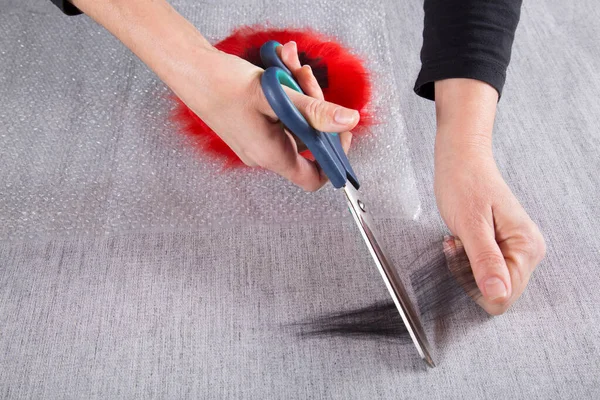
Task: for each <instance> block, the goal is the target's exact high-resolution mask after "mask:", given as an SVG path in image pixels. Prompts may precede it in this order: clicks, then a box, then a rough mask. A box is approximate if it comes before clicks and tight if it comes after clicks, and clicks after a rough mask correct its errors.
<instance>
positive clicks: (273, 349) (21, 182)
mask: <svg viewBox="0 0 600 400" xmlns="http://www.w3.org/2000/svg"><path fill="white" fill-rule="evenodd" d="M192 3H193V2H192V1H184V0H180V1H177V2H175V3H174V4H175V5H176V7H177V8H178V9H179V10H180V11H181V12H182V13H183V14H184V15H186V16H187V17H188V18H190V20H191V21H192V22H193V23H194V24H195V25H197V26H198V27H199V28H200V29H201V30H202V31H203V32H204V33H205V34H206V35H207V36H208V37H209V38H210V39H211V40H218V39H219V38H221V37H223V36H225V35H226V34H227V33H228V32H229V30H230V29H231V28H232V27H234V26H236V25H239V24H242V23H255V22H264V21H265V20H269V21H271V22H272V23H274V24H276V25H280V26H286V25H289V24H293V25H300V26H305V25H310V26H313V27H315V28H316V29H319V30H321V31H323V32H326V33H329V34H335V35H337V36H339V37H340V38H341V39H342V40H343V41H345V43H347V44H349V45H351V46H352V47H353V48H355V49H356V50H357V51H358V52H360V53H363V54H370V55H373V59H372V61H371V62H372V63H373V65H372V67H373V66H374V67H377V68H381V71H380V73H381V75H380V78H381V77H383V76H386V74H388V75H390V76H392V75H393V79H394V83H395V85H396V88H397V91H398V94H397V95H394V94H389V93H388V94H387V96H392V97H389V98H386V100H388V101H391V100H393V99H395V101H397V102H398V104H397V107H395V108H394V107H392V108H391V109H390V110H389V112H390V116H389V117H388V118H389V119H388V120H386V123H385V124H384V128H388V129H391V130H393V131H394V132H397V134H398V138H399V139H397V140H398V142H397V145H398V151H399V152H400V153H401V154H403V159H402V160H403V161H402V165H401V170H402V174H399V175H402V178H399V179H400V180H399V181H394V179H395V177H394V176H393V171H395V169H396V168H398V166H397V165H396V164H395V163H396V162H397V160H388V161H386V159H385V158H384V157H380V158H378V159H374V160H372V162H373V163H379V164H378V165H381V167H380V168H382V171H383V173H382V174H381V176H382V179H389V180H390V182H396V183H395V185H396V186H394V188H398V191H400V192H398V191H396V192H394V193H386V192H385V185H381V184H373V186H372V189H371V193H370V197H371V198H375V199H378V198H389V197H390V196H391V197H392V198H394V199H396V198H399V199H400V200H399V201H398V203H399V204H394V203H393V202H389V201H388V202H386V201H385V200H381V203H380V204H379V205H380V209H381V210H382V211H381V215H380V216H381V218H380V219H379V222H380V233H381V236H382V241H383V245H384V246H385V248H387V249H389V252H390V256H391V258H392V261H393V262H394V263H395V264H396V265H397V266H406V265H409V263H410V262H411V261H412V260H413V259H414V258H415V257H416V256H417V255H418V254H419V253H420V252H421V251H423V249H424V248H427V247H428V244H431V243H434V242H436V241H438V240H439V239H440V238H441V237H442V235H443V234H444V233H445V228H444V226H443V224H442V222H441V221H440V218H439V216H438V214H437V210H436V207H435V200H434V198H433V195H432V190H431V187H432V160H431V158H432V149H433V136H434V127H435V120H434V110H433V104H432V103H430V102H427V101H425V100H422V99H419V98H417V97H416V96H415V95H414V94H413V93H412V91H411V87H412V84H413V80H414V78H415V76H416V73H417V71H418V65H419V63H418V51H419V47H420V31H421V28H422V27H421V23H420V21H421V19H422V11H421V2H418V1H415V2H410V1H385V2H377V3H374V4H369V5H365V4H363V2H359V1H343V2H342V1H331V2H323V3H319V4H317V5H314V4H313V2H308V1H296V2H291V1H285V2H267V3H265V2H259V1H243V0H239V1H233V0H232V1H227V2H223V1H207V2H202V3H200V2H198V3H197V4H192ZM339 10H343V12H341V14H337V15H338V17H336V18H327V15H328V13H331V12H333V11H339ZM599 14H600V12H599V11H598V9H597V7H595V4H594V2H592V1H591V0H589V1H576V2H567V3H565V2H560V1H557V0H552V1H546V2H526V4H525V6H524V9H523V15H522V21H521V24H520V27H519V30H518V32H517V39H516V44H515V47H514V52H513V62H512V65H511V67H510V70H509V77H508V84H507V86H506V89H505V92H504V96H503V99H502V102H501V104H500V107H499V115H498V119H497V129H496V139H495V146H496V147H495V148H496V157H497V160H498V163H499V165H500V167H501V169H502V171H503V174H504V176H505V177H506V179H507V180H508V182H509V184H510V186H511V187H512V188H513V190H514V191H515V192H516V194H517V196H518V197H519V198H520V199H521V201H522V202H523V204H524V206H525V208H526V209H527V210H528V211H529V212H530V214H531V216H532V217H533V219H534V220H535V221H536V222H537V223H538V224H539V225H540V227H541V229H542V231H543V233H544V235H545V237H546V239H547V242H548V255H547V257H546V259H545V260H544V262H543V263H542V265H541V266H540V267H539V269H538V270H537V272H536V274H535V275H534V277H533V279H532V281H531V284H530V287H529V290H528V291H527V292H526V293H525V294H524V295H523V297H522V299H521V300H520V301H519V302H518V303H517V304H516V305H515V306H514V307H513V308H512V309H511V310H510V311H509V312H508V313H507V314H506V315H504V316H502V317H498V318H487V317H486V316H485V314H484V313H483V312H482V311H481V310H479V309H478V308H477V307H476V306H474V305H471V306H468V307H465V308H464V309H463V310H461V311H460V312H458V313H457V314H455V315H453V316H452V317H450V318H449V319H447V320H444V321H438V322H436V323H433V324H430V325H429V326H427V327H426V329H427V330H428V332H429V334H430V335H431V338H430V339H431V341H432V342H433V345H434V347H435V349H436V361H437V362H438V364H439V366H438V368H436V369H434V370H425V369H423V368H422V364H421V361H420V360H418V359H417V357H416V354H415V351H414V349H413V348H412V347H411V346H410V345H398V344H392V343H385V342H371V341H364V340H362V341H361V340H347V339H340V338H325V339H312V340H301V339H298V338H297V337H295V336H294V334H293V332H290V331H289V329H287V328H285V327H284V326H286V325H287V324H290V323H294V322H297V321H300V320H303V319H305V318H310V317H312V316H318V315H320V314H322V313H325V312H328V311H338V310H343V309H351V308H353V307H360V306H365V305H368V304H370V303H371V302H372V301H375V300H379V299H383V298H385V292H384V289H383V288H382V283H381V281H380V278H379V276H378V275H377V271H376V270H375V268H374V267H373V266H372V263H371V261H370V260H369V255H368V254H367V252H366V251H365V250H364V249H363V247H362V244H361V240H360V237H359V236H358V234H357V232H356V230H355V228H354V227H353V225H352V222H351V221H350V220H349V217H347V216H345V215H344V214H343V213H342V212H340V213H335V212H332V213H331V216H332V217H331V218H327V219H323V218H319V219H320V221H319V220H315V219H314V218H313V219H311V218H309V217H306V219H304V216H303V215H302V214H301V211H302V210H304V209H307V208H308V209H309V210H310V211H311V212H312V213H313V215H314V213H319V212H323V211H322V210H323V208H320V207H321V205H322V204H323V202H325V203H326V205H325V207H334V205H335V204H336V203H335V201H336V199H338V198H336V197H335V196H333V194H332V193H331V191H324V192H323V193H319V194H318V195H316V196H318V197H315V196H312V197H311V195H302V194H300V193H299V192H298V191H295V190H294V189H293V188H291V187H289V186H288V185H285V184H283V183H282V182H281V181H280V180H278V179H277V178H275V177H271V176H269V175H261V176H259V177H252V179H255V180H256V181H257V182H262V183H261V184H262V185H264V187H265V195H264V199H261V198H260V197H258V198H255V197H252V196H250V195H248V194H247V193H246V194H247V196H245V197H244V196H241V195H240V196H239V197H240V198H242V199H249V198H250V199H254V200H253V201H252V202H249V203H248V204H246V203H244V202H243V201H242V202H239V201H238V202H237V203H234V204H233V205H231V204H229V205H228V204H220V203H218V204H217V205H218V206H219V207H216V206H215V201H219V200H222V197H223V195H221V194H219V193H216V194H215V191H216V190H217V188H221V187H230V186H233V185H234V184H236V183H239V182H240V181H241V180H242V179H244V176H243V174H242V175H240V176H233V177H232V176H231V175H228V176H219V175H217V174H215V173H214V171H215V167H214V166H213V167H211V166H210V165H207V163H206V162H205V161H202V160H199V159H198V157H197V156H196V155H195V154H194V153H193V152H192V151H189V149H188V147H187V145H186V143H185V142H184V141H183V140H182V139H181V138H180V137H178V136H177V135H175V134H174V133H173V129H174V127H173V126H172V125H170V124H169V123H168V122H167V121H166V116H167V112H168V109H167V108H168V104H169V103H168V102H167V101H166V100H164V99H163V97H162V95H164V94H166V93H167V91H166V90H165V88H164V85H162V84H161V83H160V82H159V81H157V79H156V78H155V77H154V76H153V75H152V74H151V73H150V72H149V71H147V70H146V69H145V67H144V66H143V65H141V64H140V63H139V62H138V61H137V60H135V59H134V58H133V57H132V56H131V55H130V54H129V53H128V51H127V50H125V49H124V48H123V47H122V46H121V45H119V44H118V42H117V41H116V40H115V39H113V38H112V37H110V35H108V34H107V33H105V32H103V31H102V29H100V28H98V27H96V26H95V25H94V24H93V23H91V22H90V21H89V20H88V19H87V18H86V17H78V18H77V19H76V20H75V19H71V20H66V19H65V17H62V16H61V15H60V14H59V13H58V12H57V10H55V9H54V8H53V6H52V5H51V4H49V2H42V1H33V0H30V1H11V0H9V1H8V2H7V1H6V0H5V1H4V2H3V3H2V4H0V34H1V35H0V96H1V98H0V100H1V104H2V107H1V108H0V162H1V163H2V167H1V169H0V396H1V397H3V398H11V399H12V398H59V399H63V398H65V399H79V398H215V399H220V398H361V399H365V398H392V397H393V398H433V399H438V398H439V399H442V398H443V399H448V398H451V399H461V398H468V397H471V398H490V399H494V398H505V397H510V398H527V399H530V398H539V399H559V398H560V399H562V398H598V397H600V380H599V378H598V375H599V372H598V371H599V370H600V328H599V327H598V325H599V323H600V294H599V290H598V287H600V277H599V275H598V271H597V268H598V264H599V262H600V243H599V242H600V241H599V239H598V235H597V229H596V228H597V226H598V223H599V222H600V211H599V208H598V206H597V199H598V197H599V196H598V194H599V193H600V192H599V189H600V185H599V183H600V179H599V178H598V171H599V170H600V133H598V129H597V124H598V119H599V117H600V102H598V101H597V93H599V92H600V75H599V74H598V70H597V69H598V65H599V64H600V49H599V48H598V46H597V43H598V42H600V25H598V24H597V20H598V19H599V18H600V15H599ZM340 16H341V17H346V18H347V19H349V20H351V21H353V22H352V23H348V22H347V21H348V20H346V23H344V22H343V20H342V18H341V17H340ZM74 38H77V40H74ZM373 49H377V51H374V50H373ZM379 93H382V92H379ZM393 96H395V97H393ZM379 135H380V136H378V137H384V136H381V135H385V132H381V133H379ZM365 143H366V144H364V146H365V147H363V148H369V146H372V149H373V151H372V152H371V153H369V152H366V151H365V152H363V153H360V151H359V153H358V154H357V155H355V157H357V158H356V159H357V163H358V164H359V165H361V164H362V163H364V165H365V167H363V168H368V166H367V165H368V164H367V163H366V161H367V158H368V157H369V156H377V155H378V154H380V155H381V154H385V150H384V149H382V148H381V147H378V146H380V144H379V143H377V142H368V141H367V142H365ZM386 163H387V164H386ZM211 168H212V169H211ZM357 169H358V167H357ZM211 171H212V173H213V175H208V176H209V177H212V180H211V179H207V177H206V176H205V175H206V174H210V173H211ZM211 181H213V182H212V183H210V182H211ZM383 182H384V183H385V180H384V181H383ZM210 185H214V186H210ZM274 188H279V191H276V190H275V189H274ZM248 193H249V192H248ZM399 193H403V194H402V195H399ZM278 195H279V196H284V199H285V198H287V199H288V200H287V202H289V203H290V204H287V203H286V201H282V200H281V198H280V197H277V196H278ZM219 196H221V198H219ZM285 196H287V197H285ZM298 196H305V197H303V198H302V200H298ZM338 200H340V202H341V199H338ZM278 201H279V202H278ZM375 201H380V200H375ZM273 204H276V205H277V207H283V208H282V209H281V210H292V211H290V212H291V213H292V216H293V218H292V221H290V220H286V219H282V220H277V218H276V217H277V215H278V213H277V212H271V211H269V212H266V211H263V213H262V214H261V211H260V210H261V209H263V208H266V207H269V206H270V205H273ZM220 207H224V209H221V208H220ZM227 207H231V208H227ZM244 207H246V208H244ZM286 207H287V208H286ZM220 209H221V214H218V213H219V210H220ZM207 210H208V212H207ZM215 213H216V214H215ZM256 213H259V217H258V218H257V219H258V220H256V219H253V216H255V215H257V214H256ZM294 213H295V214H294ZM229 215H232V217H231V220H228V219H227V217H228V216H229ZM294 219H298V220H303V222H298V221H293V220H294ZM236 221H237V222H236ZM410 272H411V271H410V270H406V269H402V268H400V273H401V275H403V276H408V274H409V273H410Z"/></svg>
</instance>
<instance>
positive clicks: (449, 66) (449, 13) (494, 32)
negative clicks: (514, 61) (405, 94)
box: [415, 0, 522, 100]
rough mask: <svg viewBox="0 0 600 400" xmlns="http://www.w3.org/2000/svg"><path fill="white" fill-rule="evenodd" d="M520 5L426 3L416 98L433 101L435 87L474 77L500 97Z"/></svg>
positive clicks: (503, 1) (486, 0) (471, 0)
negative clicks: (442, 82)
mask: <svg viewBox="0 0 600 400" xmlns="http://www.w3.org/2000/svg"><path fill="white" fill-rule="evenodd" d="M521 3H522V0H425V4H424V10H425V24H424V29H423V47H422V49H421V65H422V66H421V72H420V73H419V76H418V78H417V82H416V83H415V93H417V94H418V95H419V96H421V97H425V98H427V99H430V100H434V99H435V91H434V82H435V81H437V80H441V79H449V78H472V79H477V80H480V81H483V82H486V83H488V84H490V85H492V86H493V87H494V88H496V90H497V91H498V95H501V94H502V87H503V86H504V81H505V79H506V68H507V67H508V63H509V62H510V53H511V49H512V44H513V39H514V35H515V30H516V29H517V24H518V23H519V17H520V14H521Z"/></svg>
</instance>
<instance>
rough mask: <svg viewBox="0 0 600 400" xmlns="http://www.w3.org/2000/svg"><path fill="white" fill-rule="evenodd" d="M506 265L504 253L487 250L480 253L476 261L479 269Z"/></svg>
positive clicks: (475, 263)
mask: <svg viewBox="0 0 600 400" xmlns="http://www.w3.org/2000/svg"><path fill="white" fill-rule="evenodd" d="M503 263H504V257H503V256H502V253H498V252H496V251H492V250H487V251H483V252H480V253H479V254H478V255H477V256H476V257H475V260H474V263H473V264H474V265H475V266H477V267H479V268H486V269H487V268H497V267H499V266H501V265H502V264H503Z"/></svg>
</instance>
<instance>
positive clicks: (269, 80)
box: [260, 41, 435, 367]
mask: <svg viewBox="0 0 600 400" xmlns="http://www.w3.org/2000/svg"><path fill="white" fill-rule="evenodd" d="M278 46H281V44H279V43H277V42H276V41H269V42H267V43H265V44H264V45H263V46H262V47H261V49H260V57H261V61H262V63H263V66H264V67H265V71H264V73H263V75H262V77H261V86H262V89H263V92H264V94H265V97H266V98H267V101H268V102H269V105H270V106H271V108H272V109H273V111H274V112H275V114H276V115H277V117H278V118H279V120H280V121H281V122H282V123H283V124H284V125H285V127H286V128H287V129H288V130H289V131H290V132H292V133H293V134H294V135H296V137H298V138H299V139H300V140H301V141H302V142H303V143H304V144H305V145H306V147H307V148H308V150H310V152H311V153H312V155H313V157H314V158H315V161H316V162H317V163H318V164H319V167H320V168H321V169H322V170H323V172H324V173H325V174H326V175H327V177H328V178H329V180H330V181H331V183H332V185H333V186H334V187H335V188H336V189H342V191H343V192H344V195H345V198H346V202H347V204H348V208H349V210H350V213H351V214H352V217H353V218H354V221H355V222H356V225H357V226H358V228H359V230H360V233H361V235H362V237H363V239H364V241H365V243H366V245H367V248H368V249H369V252H370V253H371V256H372V257H373V260H374V261H375V264H376V265H377V269H378V270H379V272H380V273H381V276H382V278H383V281H384V283H385V286H386V287H387V289H388V292H389V293H390V295H391V297H392V300H393V301H394V304H395V305H396V308H397V309H398V312H399V313H400V316H401V318H402V321H403V322H404V324H405V326H406V329H407V330H408V333H409V334H410V337H411V339H412V341H413V343H414V344H415V346H416V348H417V351H418V352H419V355H420V356H421V358H422V359H423V360H425V362H426V363H427V364H428V365H429V366H431V367H434V366H435V364H434V362H433V359H432V358H431V352H430V350H429V343H428V341H427V337H426V335H425V332H424V330H423V327H422V325H421V322H420V320H419V317H418V315H417V313H416V312H415V310H414V308H413V305H412V303H411V301H410V299H409V297H408V295H407V293H406V290H405V288H404V286H403V285H402V282H401V281H400V278H399V277H398V274H397V273H396V270H395V269H394V268H393V266H392V265H391V264H390V263H389V262H388V260H387V257H386V256H385V254H384V252H383V250H382V249H381V247H379V244H378V243H377V238H376V235H375V230H374V223H373V220H372V218H371V214H370V210H369V209H368V208H367V202H366V201H365V200H364V197H363V195H362V193H360V192H359V189H360V183H359V182H358V178H357V177H356V174H355V173H354V171H353V170H352V166H351V165H350V162H349V160H348V157H347V156H346V154H345V153H344V150H343V148H342V145H341V142H340V138H339V135H338V134H337V133H328V132H321V131H318V130H316V129H315V128H313V127H312V126H311V125H310V124H309V123H308V121H306V119H305V118H304V116H303V115H302V113H300V111H299V110H298V109H297V108H296V106H294V104H293V103H292V101H291V100H290V98H289V97H288V96H287V94H286V93H285V91H284V89H283V87H282V85H285V86H287V87H289V88H291V89H293V90H296V91H298V92H300V93H302V89H301V88H300V86H299V85H298V83H297V82H296V81H295V80H294V77H293V75H292V73H291V72H290V71H289V69H288V68H287V67H286V66H285V64H284V63H283V62H282V61H281V59H280V58H279V56H278V55H277V51H276V49H277V47H278Z"/></svg>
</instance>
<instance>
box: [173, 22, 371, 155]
mask: <svg viewBox="0 0 600 400" xmlns="http://www.w3.org/2000/svg"><path fill="white" fill-rule="evenodd" d="M269 40H276V41H278V42H279V43H282V44H284V43H287V42H289V41H292V40H293V41H295V42H296V44H297V46H298V54H299V58H300V62H301V63H302V64H309V65H310V66H311V68H312V70H313V73H314V75H315V77H316V78H317V81H318V82H319V85H320V86H321V88H322V89H323V94H324V96H325V100H327V101H330V102H332V103H336V104H339V105H342V106H344V107H348V108H352V109H354V110H358V111H359V113H360V117H361V118H360V122H359V124H358V126H357V127H356V128H355V129H354V130H353V133H354V134H355V135H356V134H358V135H360V134H362V133H364V132H365V131H366V128H367V127H369V126H370V125H371V124H372V121H373V120H372V118H371V115H370V113H369V110H368V106H369V102H370V99H371V83H370V80H369V74H368V72H367V70H366V68H365V67H364V65H363V62H362V60H361V59H360V58H359V57H358V56H356V55H354V54H352V53H350V51H349V50H348V49H346V48H344V47H343V46H342V45H340V44H339V43H337V42H336V41H335V40H334V39H332V38H329V37H326V36H324V35H322V34H320V33H317V32H315V31H312V30H310V29H303V30H291V29H267V28H264V27H256V26H254V27H241V28H238V29H236V30H235V31H234V32H233V33H232V34H231V35H230V36H229V37H227V38H225V39H224V40H222V41H220V42H219V43H217V44H216V45H215V47H216V48H217V49H219V50H221V51H223V52H226V53H229V54H233V55H236V56H238V57H241V58H244V59H246V60H248V61H249V62H251V63H253V64H255V65H258V66H259V67H263V66H262V64H261V61H260V56H259V49H260V46H262V45H263V44H264V43H265V42H267V41H269ZM174 100H175V107H174V110H173V113H172V118H173V120H174V121H176V122H177V123H178V124H179V126H180V127H181V129H182V131H183V132H185V133H187V134H189V135H191V136H193V137H195V138H196V139H197V140H196V143H197V145H198V146H199V148H200V150H201V151H203V152H204V153H206V154H209V155H211V156H213V157H215V158H217V159H220V160H222V161H223V162H224V165H225V167H238V166H243V165H244V164H243V163H242V161H241V160H240V159H239V158H238V157H237V155H236V154H235V153H234V152H233V151H232V150H231V149H230V148H229V147H228V146H227V145H226V144H225V142H223V140H221V138H219V136H217V134H216V133H215V132H214V131H212V130H211V129H210V128H209V127H208V126H207V125H206V124H205V123H204V122H203V121H202V120H201V119H200V118H199V117H198V116H197V115H196V114H194V112H193V111H192V110H190V109H189V108H188V107H187V106H186V105H185V104H184V103H183V102H182V101H181V100H179V99H178V98H175V99H174ZM307 156H309V155H307Z"/></svg>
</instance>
